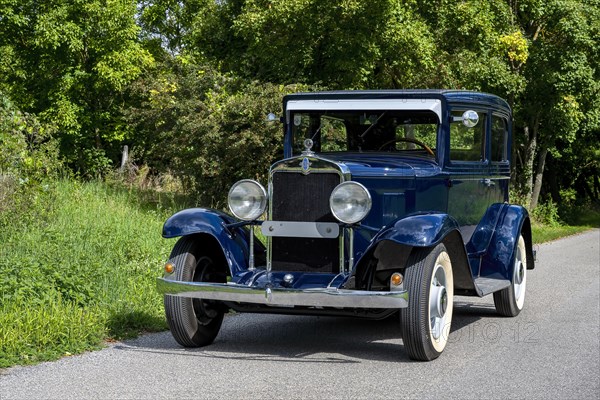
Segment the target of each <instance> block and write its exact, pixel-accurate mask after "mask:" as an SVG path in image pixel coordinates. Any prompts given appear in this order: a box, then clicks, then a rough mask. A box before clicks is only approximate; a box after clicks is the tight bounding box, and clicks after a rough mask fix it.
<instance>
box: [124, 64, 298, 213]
mask: <svg viewBox="0 0 600 400" xmlns="http://www.w3.org/2000/svg"><path fill="white" fill-rule="evenodd" d="M160 67H161V68H157V69H156V70H153V71H149V72H148V73H147V74H145V75H144V76H143V77H142V78H141V79H139V80H138V81H136V83H135V84H134V85H132V93H131V97H132V98H133V99H135V104H136V105H135V106H134V107H132V108H131V109H130V110H128V112H127V121H128V122H129V123H130V124H131V126H132V128H133V129H134V130H135V131H136V132H138V140H137V141H136V142H135V143H134V145H133V148H132V152H133V153H134V154H135V157H136V159H137V160H138V162H141V163H144V164H147V165H149V166H150V167H151V168H152V169H153V170H154V171H158V172H169V173H171V174H174V175H175V176H177V177H179V178H181V179H182V181H183V183H184V185H185V188H186V189H187V190H188V191H189V192H193V193H195V194H197V196H198V202H199V204H203V205H212V206H214V207H221V206H224V205H225V203H224V201H225V200H226V196H227V191H228V190H229V187H230V186H231V185H232V184H233V183H234V182H235V181H237V180H239V179H243V178H248V177H252V178H254V179H258V180H260V181H262V182H263V183H264V184H266V174H267V172H268V167H269V165H270V164H271V163H272V162H273V161H274V160H275V159H277V158H281V156H282V155H283V152H282V148H283V145H282V142H283V131H282V126H281V124H278V123H275V124H268V123H267V122H266V116H267V114H268V113H269V112H275V113H279V114H281V112H282V110H281V107H282V105H281V99H282V97H283V96H284V95H285V94H287V93H290V92H292V91H299V90H306V89H308V88H307V87H305V86H289V87H286V86H281V85H273V84H270V83H260V82H256V81H254V82H247V81H245V80H242V79H240V78H237V77H234V76H232V75H230V74H223V73H219V72H218V71H216V70H215V69H214V68H212V67H210V66H207V65H197V64H194V63H191V62H189V61H186V59H185V58H181V57H177V58H174V59H172V60H171V61H169V62H167V63H165V64H161V65H160Z"/></svg>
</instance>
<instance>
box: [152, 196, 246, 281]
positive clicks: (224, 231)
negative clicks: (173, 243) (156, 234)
mask: <svg viewBox="0 0 600 400" xmlns="http://www.w3.org/2000/svg"><path fill="white" fill-rule="evenodd" d="M235 222H237V220H235V219H234V218H233V217H231V216H229V215H227V214H225V213H223V212H221V211H217V210H212V209H209V208H190V209H186V210H182V211H179V212H178V213H176V214H174V215H172V216H171V217H170V218H169V219H167V221H166V222H165V224H164V226H163V234H162V235H163V237H165V238H173V237H179V236H188V235H194V234H208V235H210V236H212V237H213V238H215V239H216V240H217V242H218V243H219V245H220V246H221V248H222V250H223V253H224V254H225V258H226V259H227V263H228V264H229V269H230V272H231V275H232V276H234V275H236V274H238V273H240V272H243V271H246V270H247V269H248V254H249V238H248V235H249V233H248V231H247V230H245V229H244V228H241V227H238V228H227V227H226V225H227V224H231V223H235Z"/></svg>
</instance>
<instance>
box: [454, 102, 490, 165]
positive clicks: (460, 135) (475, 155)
mask: <svg viewBox="0 0 600 400" xmlns="http://www.w3.org/2000/svg"><path fill="white" fill-rule="evenodd" d="M464 111H466V110H457V111H453V112H452V116H453V117H460V116H462V113H463V112H464ZM478 113H479V122H478V123H477V125H475V126H474V127H473V128H467V127H466V126H465V125H464V124H463V123H462V121H456V122H452V123H451V124H450V160H452V161H483V160H485V151H484V149H485V126H486V114H485V113H482V112H478Z"/></svg>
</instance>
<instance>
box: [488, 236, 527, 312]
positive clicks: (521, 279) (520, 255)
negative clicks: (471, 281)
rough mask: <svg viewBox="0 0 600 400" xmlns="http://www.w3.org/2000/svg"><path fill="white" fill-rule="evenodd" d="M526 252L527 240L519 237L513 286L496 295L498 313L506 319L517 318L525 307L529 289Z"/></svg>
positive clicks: (495, 301)
mask: <svg viewBox="0 0 600 400" xmlns="http://www.w3.org/2000/svg"><path fill="white" fill-rule="evenodd" d="M525 251H526V250H525V239H523V236H519V242H518V243H517V249H516V254H515V263H514V268H513V274H512V282H511V285H510V286H509V287H507V288H506V289H502V290H501V291H499V292H496V293H494V305H495V306H496V311H497V312H498V314H500V315H503V316H505V317H516V316H517V315H519V313H520V312H521V310H522V309H523V306H524V305H525V288H526V287H527V255H526V253H525Z"/></svg>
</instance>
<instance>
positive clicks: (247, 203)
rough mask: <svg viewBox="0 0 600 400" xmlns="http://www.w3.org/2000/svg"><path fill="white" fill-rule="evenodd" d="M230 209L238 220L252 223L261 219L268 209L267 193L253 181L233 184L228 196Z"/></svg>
mask: <svg viewBox="0 0 600 400" xmlns="http://www.w3.org/2000/svg"><path fill="white" fill-rule="evenodd" d="M227 203H228V205H229V209H230V210H231V212H232V213H233V215H235V216H236V217H237V218H239V219H241V220H244V221H252V220H255V219H256V218H258V217H260V216H261V215H262V214H263V213H264V212H265V208H267V192H266V191H265V188H264V187H262V185H261V184H260V183H258V182H256V181H253V180H251V179H244V180H241V181H239V182H236V183H234V184H233V186H232V187H231V189H229V195H228V196H227Z"/></svg>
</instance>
